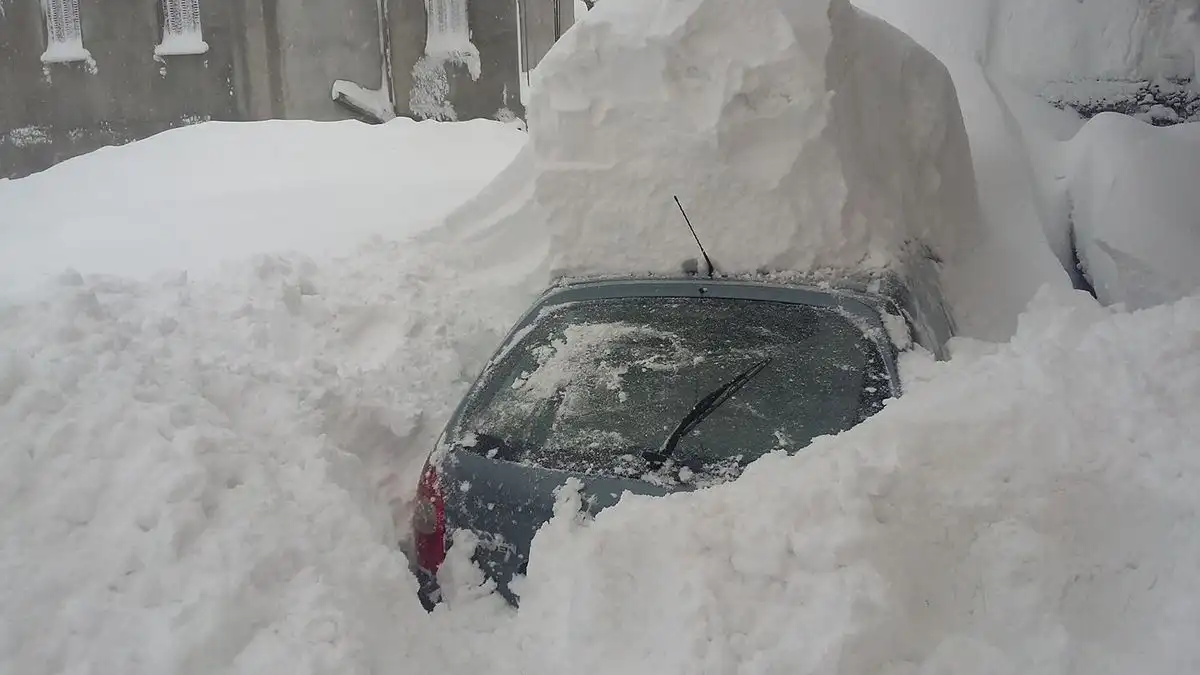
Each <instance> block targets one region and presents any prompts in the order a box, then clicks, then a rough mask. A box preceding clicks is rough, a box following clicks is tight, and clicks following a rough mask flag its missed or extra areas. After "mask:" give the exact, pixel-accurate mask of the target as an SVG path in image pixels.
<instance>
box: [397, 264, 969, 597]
mask: <svg viewBox="0 0 1200 675" xmlns="http://www.w3.org/2000/svg"><path fill="white" fill-rule="evenodd" d="M931 317H933V320H931ZM952 329H953V327H952V324H951V322H950V319H949V317H948V315H947V313H946V312H945V311H944V308H943V305H942V303H941V300H940V295H939V294H938V293H937V292H936V288H935V287H933V286H928V287H923V286H920V285H914V284H912V283H909V284H904V283H901V282H900V280H899V279H898V278H897V277H894V276H884V277H875V278H867V279H859V280H855V279H847V280H843V282H842V283H839V284H831V283H820V284H813V283H807V284H805V283H786V282H779V281H777V280H772V279H770V278H740V279H730V278H717V279H711V278H702V277H689V278H670V279H664V278H638V279H633V278H625V279H600V280H588V281H580V282H574V283H560V284H559V285H557V286H555V287H553V288H551V289H550V290H549V291H547V292H546V293H545V294H544V295H543V296H542V298H541V299H540V300H539V301H538V302H536V303H535V304H534V306H533V307H532V308H531V309H530V310H529V311H528V312H527V313H526V314H525V316H524V317H522V318H521V319H520V320H519V321H518V322H517V324H516V326H515V327H514V328H513V329H512V332H511V333H510V334H509V335H508V337H507V338H506V339H505V340H504V341H503V343H502V344H501V346H500V348H499V350H498V351H497V352H496V354H495V355H494V356H493V357H492V358H491V360H490V361H489V362H488V364H487V365H486V366H485V367H484V369H483V371H482V373H481V375H480V376H479V378H478V379H477V380H476V382H475V383H474V385H473V386H472V388H471V389H470V391H469V392H468V393H467V395H466V396H465V397H464V398H463V400H462V402H461V403H460V404H459V406H458V408H457V410H456V411H455V412H454V414H453V415H452V416H451V418H450V420H449V422H448V423H447V425H446V428H445V430H444V431H443V433H442V436H441V438H440V439H439V441H438V443H437V446H436V447H435V449H434V451H433V452H432V453H431V454H430V456H429V459H428V461H427V462H426V464H425V467H424V469H423V470H422V473H421V476H420V479H419V484H418V489H417V498H416V503H415V507H414V511H413V519H412V535H413V556H412V557H413V558H414V560H413V563H414V565H413V566H414V568H415V569H414V571H415V573H416V575H417V578H418V580H419V582H420V597H421V600H422V603H423V604H424V605H425V606H426V608H427V609H432V607H433V606H434V605H435V604H436V602H438V600H439V598H440V590H439V587H438V582H437V572H438V569H439V568H440V567H441V565H442V563H443V561H444V560H445V558H446V555H447V551H448V549H449V548H450V547H451V545H452V542H453V540H454V533H455V531H456V530H467V531H469V532H470V533H472V534H473V535H474V536H473V537H470V538H469V539H473V540H474V542H475V550H474V553H473V560H474V561H475V562H476V563H478V565H479V567H480V569H481V570H482V572H483V573H484V575H485V577H486V578H488V579H490V580H492V581H494V582H495V584H496V588H497V591H498V592H499V593H500V594H502V595H503V596H504V597H505V598H506V599H507V600H508V601H509V602H510V603H512V604H514V605H515V604H517V602H518V600H519V595H518V593H517V589H515V588H514V586H513V583H512V582H513V581H514V579H516V578H518V577H520V576H522V575H523V574H524V573H525V569H526V566H527V561H528V556H529V550H530V545H531V542H532V540H533V536H534V533H535V532H536V531H537V529H538V528H539V527H541V525H542V524H544V523H545V522H546V521H548V520H549V519H550V518H551V516H552V515H553V509H554V503H555V492H556V490H557V489H558V488H559V487H560V486H562V485H564V483H565V482H566V481H567V479H568V478H570V477H575V478H578V479H579V480H580V481H581V483H582V486H583V487H582V489H581V497H582V499H583V503H584V505H585V507H584V508H586V509H587V510H588V511H590V512H591V513H592V514H595V513H598V512H599V511H600V510H602V509H604V508H606V507H608V506H611V505H613V504H615V503H616V502H617V501H618V500H619V499H620V498H621V495H622V494H624V493H625V492H627V491H628V492H631V493H634V494H641V495H654V496H658V495H665V494H668V493H671V492H677V491H685V490H695V489H699V488H703V487H706V486H710V485H714V484H718V483H722V482H726V481H729V480H733V479H735V478H737V476H738V475H740V474H741V472H742V471H743V470H744V469H745V467H746V466H747V465H748V464H749V463H750V462H753V461H754V460H755V459H757V458H759V457H761V456H762V455H764V454H766V453H769V452H775V451H783V452H795V451H798V450H800V449H802V448H804V447H805V446H806V445H808V444H809V443H810V442H811V441H812V439H814V438H816V437H817V436H821V435H826V434H836V433H839V432H841V431H845V430H847V429H849V428H851V427H853V426H854V425H856V424H858V423H859V422H861V421H863V420H864V419H866V418H867V417H869V416H870V415H872V414H874V413H875V412H877V411H879V410H880V409H882V408H883V406H884V403H885V401H887V400H888V399H890V398H892V397H895V396H897V395H899V393H900V388H901V382H900V377H899V373H898V370H897V367H896V363H897V356H898V353H899V352H901V351H903V350H905V349H910V348H912V346H913V345H914V344H919V345H921V346H923V347H925V348H926V349H928V350H929V351H931V352H933V353H934V354H937V355H940V354H941V351H942V346H943V345H944V343H945V340H946V338H948V337H949V336H950V334H951V333H952Z"/></svg>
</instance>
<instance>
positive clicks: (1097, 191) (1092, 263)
mask: <svg viewBox="0 0 1200 675" xmlns="http://www.w3.org/2000/svg"><path fill="white" fill-rule="evenodd" d="M1067 153H1068V156H1069V161H1070V163H1071V168H1070V179H1069V188H1068V190H1069V194H1070V198H1071V215H1072V221H1073V223H1074V233H1075V241H1076V247H1077V248H1078V251H1079V260H1080V263H1081V265H1082V266H1083V268H1084V272H1085V274H1086V275H1087V277H1088V279H1089V280H1090V281H1091V282H1092V285H1093V286H1094V287H1095V289H1096V297H1098V298H1099V299H1100V300H1101V301H1102V302H1104V303H1105V304H1115V303H1122V304H1124V305H1126V306H1127V307H1129V308H1133V309H1136V308H1142V307H1150V306H1153V305H1157V304H1161V303H1164V302H1171V301H1174V300H1178V299H1179V298H1181V297H1183V296H1185V295H1189V294H1191V293H1194V292H1195V291H1196V290H1197V289H1200V266H1198V265H1197V264H1196V256H1197V254H1198V253H1200V191H1197V189H1196V188H1197V177H1200V123H1190V124H1181V125H1177V126H1172V127H1161V128H1160V127H1153V126H1150V125H1149V124H1145V123H1143V122H1140V121H1138V120H1136V119H1133V118H1131V117H1127V116H1125V115H1119V114H1114V113H1106V114H1103V115H1098V116H1096V117H1094V118H1092V119H1091V120H1090V121H1089V122H1088V123H1087V125H1086V126H1084V128H1083V130H1082V131H1080V133H1079V134H1078V135H1077V136H1076V137H1075V138H1074V139H1073V140H1072V141H1071V142H1070V144H1069V147H1068V148H1067Z"/></svg>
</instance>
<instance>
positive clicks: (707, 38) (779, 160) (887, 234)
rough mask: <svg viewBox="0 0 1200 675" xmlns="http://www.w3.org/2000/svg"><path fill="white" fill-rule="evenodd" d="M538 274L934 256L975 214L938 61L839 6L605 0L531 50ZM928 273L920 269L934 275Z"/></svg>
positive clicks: (949, 252)
mask: <svg viewBox="0 0 1200 675" xmlns="http://www.w3.org/2000/svg"><path fill="white" fill-rule="evenodd" d="M535 77H536V80H535V83H534V90H533V94H532V100H531V101H530V105H529V122H530V133H531V143H532V146H533V150H532V152H533V157H532V162H531V165H532V172H533V180H534V190H533V195H532V202H533V203H532V204H531V205H530V206H529V207H528V208H526V209H524V210H523V211H522V212H521V213H520V214H519V217H518V219H519V220H526V221H527V220H529V219H531V218H534V219H538V220H541V221H542V222H543V223H544V227H545V228H546V230H547V231H548V232H549V236H550V259H549V260H548V268H549V272H550V274H551V275H558V274H565V275H586V274H594V273H621V272H631V273H643V272H660V273H678V272H679V269H680V264H681V261H683V260H684V259H687V258H693V257H697V251H696V246H695V244H694V242H692V240H691V235H690V234H689V232H688V230H687V227H686V226H685V225H684V222H683V220H682V219H681V217H680V214H679V212H678V210H677V209H676V205H675V203H674V201H673V199H672V196H673V195H678V196H679V198H680V200H681V201H682V203H683V205H684V206H685V207H686V209H687V211H688V214H689V215H690V216H691V219H692V221H693V222H694V224H695V226H696V229H697V232H698V233H699V236H700V238H701V239H702V240H703V242H704V245H705V247H706V248H707V249H708V251H709V252H710V253H711V255H712V256H713V258H714V259H715V261H716V263H717V266H718V268H719V269H720V271H722V272H724V273H730V274H738V273H746V272H756V271H760V270H763V269H768V270H771V271H776V270H789V271H811V270H816V269H826V268H836V269H862V268H869V269H879V268H884V267H902V266H904V265H906V264H912V265H925V266H932V263H931V260H932V259H941V260H947V259H953V258H954V256H955V255H956V253H957V252H958V251H959V250H960V249H961V248H964V247H969V246H970V245H971V242H972V236H973V234H974V232H975V228H976V227H977V221H978V209H977V203H976V199H975V186H974V182H973V174H972V169H971V158H970V150H969V147H968V143H967V138H966V134H965V132H964V130H963V124H962V118H961V115H960V113H959V110H958V106H957V102H956V98H955V92H954V86H953V84H952V83H951V81H950V77H949V75H948V74H947V73H946V69H945V68H944V67H943V66H942V65H941V63H939V62H938V61H937V59H935V58H934V57H933V56H931V55H930V54H929V53H928V52H927V51H925V50H924V49H922V48H921V47H919V46H918V45H917V44H916V43H914V42H913V41H912V40H910V39H908V38H907V37H906V36H905V35H903V34H902V33H900V32H899V31H897V30H895V29H894V28H892V27H890V26H888V25H887V24H885V23H883V22H882V21H879V20H876V19H874V18H872V17H870V16H867V15H864V14H862V13H861V12H859V11H858V10H856V9H854V8H853V7H851V6H850V5H849V4H848V3H847V2H845V0H832V2H831V1H830V0H800V1H798V2H790V1H789V2H784V1H781V0H753V1H752V2H749V3H748V4H747V3H729V2H722V1H720V0H677V1H670V2H668V1H667V0H651V1H641V0H638V1H628V2H620V1H613V2H605V3H601V4H599V5H597V7H596V9H595V10H593V11H591V12H588V13H587V14H586V15H585V16H584V17H583V18H582V20H581V21H580V22H579V23H578V24H576V25H575V26H573V27H572V28H571V30H569V31H568V32H567V33H566V35H564V36H563V38H562V40H560V41H559V43H558V44H556V45H555V46H554V48H553V49H552V50H551V51H550V53H549V54H548V55H547V56H546V58H545V59H544V60H543V61H542V62H541V63H540V64H539V66H538V68H537V70H536V73H535ZM934 276H936V272H934Z"/></svg>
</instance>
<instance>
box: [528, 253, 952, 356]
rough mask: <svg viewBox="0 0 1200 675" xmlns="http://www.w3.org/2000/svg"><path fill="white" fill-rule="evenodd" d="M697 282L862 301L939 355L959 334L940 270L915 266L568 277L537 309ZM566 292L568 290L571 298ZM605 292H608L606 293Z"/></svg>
mask: <svg viewBox="0 0 1200 675" xmlns="http://www.w3.org/2000/svg"><path fill="white" fill-rule="evenodd" d="M697 283H701V284H702V285H704V286H706V287H708V288H709V289H710V290H711V292H721V293H726V292H728V293H735V295H734V296H732V297H743V298H746V299H759V300H776V301H783V302H788V301H791V302H801V303H805V302H810V301H812V300H818V304H824V303H822V302H819V297H818V296H822V295H824V296H826V297H828V296H836V297H838V298H841V299H843V300H846V301H848V300H856V301H858V302H859V303H861V304H863V305H867V306H868V307H870V308H872V309H873V310H875V312H876V313H878V314H880V315H881V316H884V317H895V318H897V319H898V320H899V321H896V322H891V321H889V323H896V324H902V325H903V326H905V327H906V328H907V329H908V333H909V335H908V338H910V339H911V342H913V343H915V344H918V345H920V346H921V347H924V348H925V349H926V350H928V351H929V352H930V353H932V354H933V355H934V356H935V357H937V358H945V357H946V342H947V340H949V339H950V337H952V336H953V335H954V333H955V326H954V321H953V319H952V317H951V315H950V313H949V311H948V310H947V308H946V306H945V303H944V301H943V298H942V295H941V288H940V284H938V282H937V273H936V270H934V269H932V268H928V269H927V268H926V267H925V266H922V265H916V266H913V267H912V268H910V269H909V271H908V272H907V273H906V274H905V275H903V276H902V275H901V274H899V273H897V272H895V271H892V270H889V269H879V270H858V271H851V272H845V271H840V270H823V271H818V272H805V273H800V272H761V273H753V274H739V275H718V276H716V277H715V278H708V277H704V276H700V275H679V276H658V275H621V276H589V277H570V276H564V277H560V278H559V279H557V280H556V281H555V282H554V284H552V285H551V286H550V288H548V289H547V290H546V291H545V293H543V295H542V297H541V299H540V300H539V302H538V303H537V304H536V305H535V309H536V308H537V307H539V306H545V305H546V304H549V303H550V302H552V301H561V298H563V297H570V296H577V295H579V294H582V295H584V296H588V297H594V298H598V297H619V296H620V295H621V294H627V295H637V294H646V295H651V296H654V295H661V296H668V295H671V294H674V293H678V292H679V290H680V289H681V288H686V287H687V286H688V285H695V284H697ZM572 289H575V290H572ZM582 289H587V290H582ZM750 289H762V290H761V291H756V290H750ZM743 291H744V293H743ZM562 293H567V296H563V295H561V294H562ZM605 293H607V294H608V295H603V294H605ZM851 304H853V303H851ZM893 337H894V338H895V337H901V338H902V336H893ZM894 342H896V345H895V346H896V347H897V348H898V349H905V348H907V346H910V345H906V344H904V342H905V340H903V339H898V340H897V339H894Z"/></svg>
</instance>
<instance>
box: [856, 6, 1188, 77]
mask: <svg viewBox="0 0 1200 675" xmlns="http://www.w3.org/2000/svg"><path fill="white" fill-rule="evenodd" d="M854 4H856V5H858V6H860V7H862V8H864V9H866V10H867V11H870V12H873V13H875V14H877V15H878V16H880V17H883V18H884V19H886V20H887V21H888V22H890V23H892V24H893V25H895V26H897V27H898V28H900V29H901V30H904V31H905V32H907V33H908V34H909V35H912V36H913V37H914V38H916V40H917V41H918V42H920V43H921V44H923V45H925V46H926V47H928V48H929V49H931V50H932V51H933V52H934V53H935V54H937V55H938V56H939V57H941V58H943V59H947V58H950V57H951V55H958V56H960V57H966V58H967V59H969V60H973V61H976V62H978V63H981V64H983V65H985V66H986V67H988V68H994V69H997V70H999V71H1001V72H1004V73H1006V74H1007V75H1009V76H1010V77H1013V78H1015V79H1017V80H1019V81H1020V82H1022V83H1023V84H1026V85H1029V86H1033V87H1035V88H1036V87H1039V86H1041V85H1044V84H1045V83H1047V82H1052V81H1057V80H1087V79H1145V78H1159V77H1178V78H1186V79H1191V78H1193V76H1194V74H1195V72H1196V60H1197V58H1198V57H1200V2H1198V1H1197V0H1087V1H1086V2H1083V1H1082V0H854Z"/></svg>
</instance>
